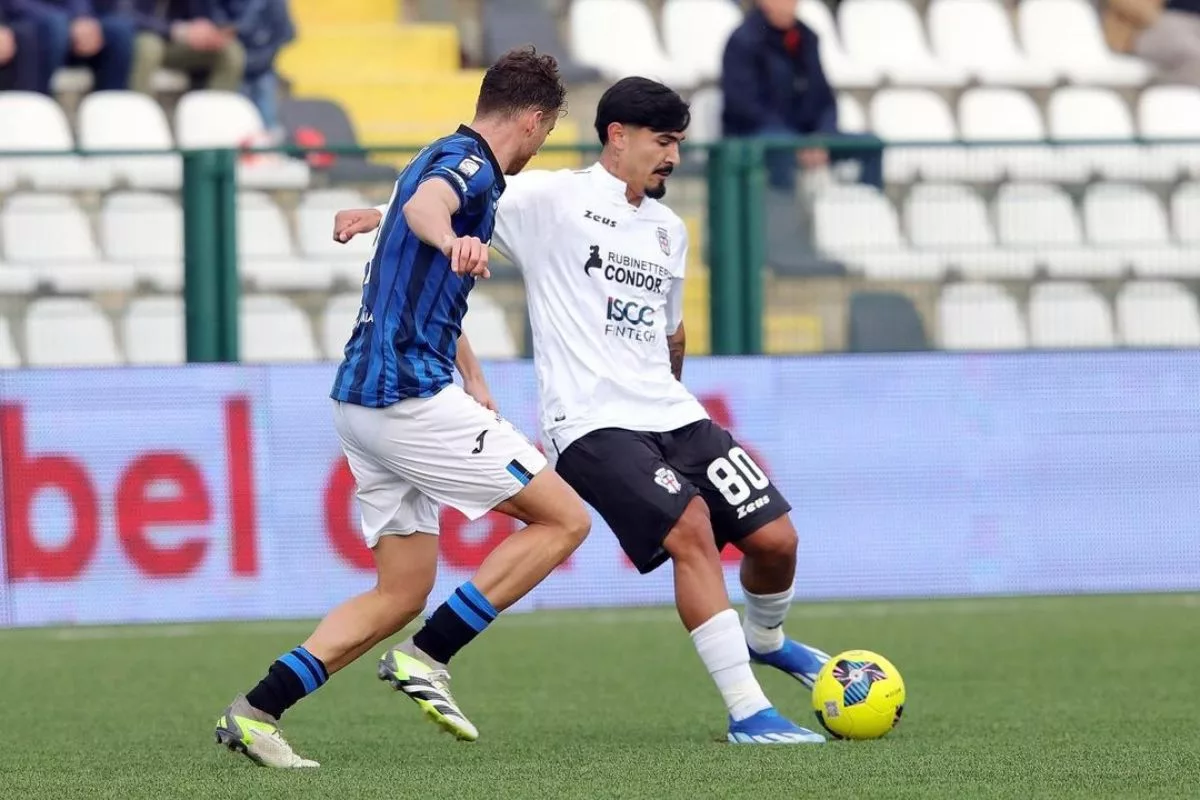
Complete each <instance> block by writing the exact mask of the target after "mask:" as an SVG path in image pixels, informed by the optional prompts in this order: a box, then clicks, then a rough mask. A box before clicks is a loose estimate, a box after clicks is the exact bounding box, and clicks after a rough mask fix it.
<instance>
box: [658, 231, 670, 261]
mask: <svg viewBox="0 0 1200 800" xmlns="http://www.w3.org/2000/svg"><path fill="white" fill-rule="evenodd" d="M658 247H659V249H661V250H662V251H663V255H664V256H669V255H671V235H670V234H669V233H667V229H666V228H659V229H658Z"/></svg>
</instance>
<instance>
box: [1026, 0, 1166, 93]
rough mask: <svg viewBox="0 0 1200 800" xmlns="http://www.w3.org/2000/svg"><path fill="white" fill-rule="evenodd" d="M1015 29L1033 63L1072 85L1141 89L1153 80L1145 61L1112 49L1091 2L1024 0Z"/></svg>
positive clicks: (1084, 0) (1075, 0)
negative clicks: (1046, 68)
mask: <svg viewBox="0 0 1200 800" xmlns="http://www.w3.org/2000/svg"><path fill="white" fill-rule="evenodd" d="M1017 30H1018V31H1019V33H1020V36H1021V44H1022V45H1024V47H1025V52H1026V53H1028V54H1029V57H1030V59H1031V60H1032V61H1034V62H1036V63H1040V64H1044V65H1045V66H1047V67H1050V68H1052V69H1054V70H1056V71H1057V72H1058V73H1060V74H1062V75H1065V76H1066V77H1067V78H1068V79H1069V80H1070V81H1071V82H1072V83H1077V84H1099V85H1107V86H1141V85H1143V84H1145V83H1146V81H1148V80H1149V79H1150V75H1151V72H1152V71H1151V69H1150V67H1149V66H1147V65H1146V64H1145V63H1144V62H1142V61H1139V60H1138V59H1136V58H1132V57H1130V56H1125V55H1118V54H1116V53H1113V52H1112V51H1111V50H1109V49H1108V46H1107V45H1106V44H1105V43H1104V36H1103V34H1102V33H1101V30H1100V23H1099V20H1098V19H1097V18H1096V9H1095V7H1093V6H1092V4H1091V3H1089V2H1087V0H1021V2H1020V3H1018V4H1017Z"/></svg>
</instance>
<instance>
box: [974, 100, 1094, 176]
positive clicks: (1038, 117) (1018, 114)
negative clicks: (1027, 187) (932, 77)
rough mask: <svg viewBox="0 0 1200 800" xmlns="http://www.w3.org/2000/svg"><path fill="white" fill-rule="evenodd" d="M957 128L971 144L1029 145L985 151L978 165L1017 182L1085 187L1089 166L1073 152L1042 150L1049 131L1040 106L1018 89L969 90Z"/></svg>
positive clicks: (977, 152)
mask: <svg viewBox="0 0 1200 800" xmlns="http://www.w3.org/2000/svg"><path fill="white" fill-rule="evenodd" d="M958 125H959V130H960V131H961V135H962V138H963V141H966V142H1022V143H1025V142H1027V143H1028V144H1013V145H1011V146H1005V145H1003V144H1000V145H980V146H979V147H977V148H976V149H975V150H974V158H975V159H983V160H991V161H992V162H994V164H995V169H996V171H997V172H999V173H1002V174H1004V175H1006V176H1007V177H1008V178H1010V179H1013V180H1036V181H1060V182H1065V183H1077V182H1083V181H1084V180H1086V179H1087V177H1088V164H1087V162H1086V161H1085V160H1084V159H1082V158H1074V157H1072V155H1071V153H1070V151H1067V150H1062V149H1057V148H1055V147H1053V146H1052V145H1047V144H1043V142H1044V141H1045V140H1046V126H1045V125H1044V124H1043V123H1042V114H1041V112H1040V111H1039V110H1038V107H1037V104H1036V103H1034V101H1033V98H1032V97H1030V96H1029V95H1028V94H1027V93H1025V92H1023V91H1021V90H1019V89H990V88H973V89H967V90H966V91H965V92H963V93H962V96H960V97H959V99H958Z"/></svg>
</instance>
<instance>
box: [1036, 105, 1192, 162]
mask: <svg viewBox="0 0 1200 800" xmlns="http://www.w3.org/2000/svg"><path fill="white" fill-rule="evenodd" d="M1046 114H1047V118H1048V120H1049V128H1050V138H1052V139H1054V140H1057V141H1060V142H1071V141H1086V140H1105V139H1111V140H1113V141H1114V142H1117V144H1112V145H1104V144H1096V145H1091V144H1088V145H1070V147H1069V152H1070V153H1071V154H1072V157H1074V158H1081V159H1083V160H1085V161H1086V162H1087V163H1088V164H1089V166H1090V167H1091V169H1092V170H1093V171H1094V172H1095V173H1097V174H1099V175H1102V176H1104V177H1105V178H1106V179H1108V180H1129V181H1169V180H1171V179H1173V178H1174V177H1175V174H1176V171H1177V168H1176V166H1175V165H1174V164H1173V163H1172V162H1171V160H1169V159H1165V158H1161V157H1159V156H1158V155H1157V154H1156V153H1154V152H1153V151H1152V150H1150V149H1149V148H1146V147H1143V146H1141V145H1136V144H1125V143H1126V142H1130V141H1131V140H1132V139H1134V138H1136V136H1137V134H1136V132H1135V131H1134V127H1133V116H1132V115H1131V114H1130V113H1129V107H1128V106H1127V105H1125V101H1123V100H1122V99H1121V98H1120V96H1119V95H1118V94H1117V93H1116V92H1115V91H1113V90H1111V89H1101V88H1095V87H1081V86H1069V87H1065V88H1062V89H1058V90H1057V91H1055V92H1054V94H1053V95H1051V97H1050V102H1049V104H1048V105H1047V110H1046Z"/></svg>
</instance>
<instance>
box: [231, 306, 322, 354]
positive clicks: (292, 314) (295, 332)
mask: <svg viewBox="0 0 1200 800" xmlns="http://www.w3.org/2000/svg"><path fill="white" fill-rule="evenodd" d="M238 323H239V326H238V328H239V332H238V339H239V343H240V346H241V351H242V352H241V359H242V361H245V362H248V363H265V362H283V361H316V360H317V359H318V353H317V344H316V342H315V341H314V340H313V331H312V326H311V325H310V324H309V321H308V317H307V316H305V314H304V312H303V311H301V310H300V309H299V308H298V307H297V306H296V305H295V304H293V303H292V301H291V300H288V299H287V298H286V297H283V296H281V295H274V294H250V295H244V296H243V297H242V307H241V315H240V318H239V320H238Z"/></svg>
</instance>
